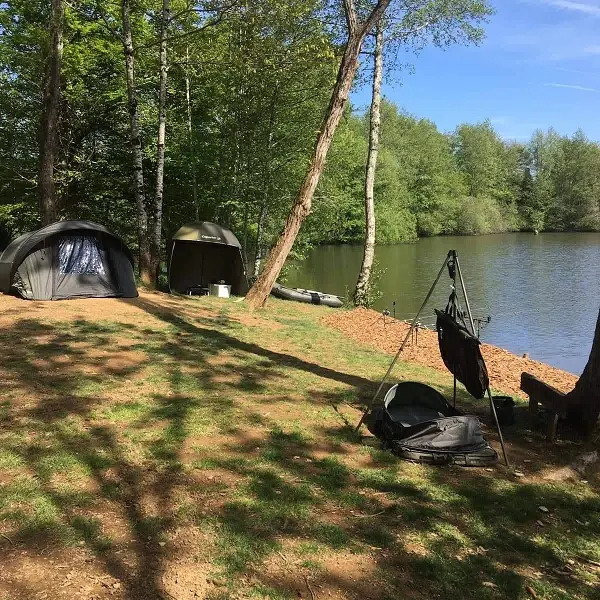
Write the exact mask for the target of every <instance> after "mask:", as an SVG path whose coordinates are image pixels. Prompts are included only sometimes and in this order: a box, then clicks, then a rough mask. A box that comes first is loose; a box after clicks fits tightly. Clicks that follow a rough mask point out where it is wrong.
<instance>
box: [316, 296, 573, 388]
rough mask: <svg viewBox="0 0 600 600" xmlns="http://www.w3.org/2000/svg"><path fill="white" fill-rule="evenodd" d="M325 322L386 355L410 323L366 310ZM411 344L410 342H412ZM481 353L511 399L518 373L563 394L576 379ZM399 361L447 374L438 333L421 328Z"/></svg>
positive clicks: (499, 351)
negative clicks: (539, 380) (538, 380)
mask: <svg viewBox="0 0 600 600" xmlns="http://www.w3.org/2000/svg"><path fill="white" fill-rule="evenodd" d="M323 321H324V323H325V324H326V325H327V326H329V327H333V328H334V329H337V330H339V331H341V332H342V333H343V334H344V335H346V336H348V337H350V338H352V339H354V340H356V341H358V342H363V343H365V344H369V345H371V346H374V347H375V348H377V349H379V350H381V351H383V352H386V353H388V354H395V353H396V352H398V348H400V344H401V343H402V341H403V340H404V337H405V336H406V334H407V332H408V330H409V328H410V324H409V323H406V322H404V321H397V320H395V319H392V318H391V317H387V318H386V319H385V322H384V319H383V318H382V315H381V313H378V312H376V311H374V310H367V309H365V308H356V309H354V310H350V311H335V312H333V311H332V312H331V313H329V314H327V315H326V316H325V317H324V318H323ZM411 342H412V343H411ZM481 351H482V354H483V358H484V359H485V363H486V365H487V369H488V373H489V375H490V385H491V387H492V389H494V390H499V391H501V392H504V393H505V394H509V395H512V396H521V397H522V396H523V395H524V394H523V392H521V391H520V389H519V386H520V383H521V373H522V372H523V371H527V372H528V373H531V374H532V375H535V376H536V377H539V378H540V379H542V380H543V381H545V382H546V383H548V384H550V385H552V386H554V387H556V388H558V389H559V390H561V391H563V392H569V391H571V390H572V389H573V386H574V385H575V382H576V381H577V377H576V376H575V375H573V374H571V373H567V372H566V371H561V370H560V369H556V368H554V367H551V366H549V365H546V364H544V363H541V362H537V361H535V360H531V359H529V358H522V357H520V356H517V355H515V354H513V353H512V352H509V351H508V350H504V348H498V347H496V346H491V345H489V344H482V346H481ZM400 359H401V360H405V361H409V362H416V363H419V364H422V365H426V366H428V367H433V368H434V369H437V370H439V371H444V372H446V373H448V371H447V369H446V367H445V365H444V362H443V361H442V357H441V356H440V351H439V347H438V340H437V333H436V332H435V331H432V330H430V329H420V330H419V332H418V339H417V334H414V337H413V338H412V340H411V341H409V343H408V344H407V346H406V347H405V348H404V350H403V351H402V354H401V355H400Z"/></svg>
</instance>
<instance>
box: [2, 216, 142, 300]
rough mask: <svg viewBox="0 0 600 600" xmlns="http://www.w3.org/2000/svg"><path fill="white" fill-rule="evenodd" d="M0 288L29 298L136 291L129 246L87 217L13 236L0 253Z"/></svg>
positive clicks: (128, 294) (129, 295) (131, 295)
mask: <svg viewBox="0 0 600 600" xmlns="http://www.w3.org/2000/svg"><path fill="white" fill-rule="evenodd" d="M0 290H1V291H2V292H4V293H5V294H8V293H15V294H18V295H19V296H21V297H23V298H26V299H29V300H58V299H61V298H78V297H94V298H110V297H125V298H135V297H136V296H137V295H138V292H137V288H136V285H135V277H134V274H133V256H132V254H131V252H130V250H129V248H127V246H126V245H125V244H124V242H123V241H122V240H121V238H120V237H119V236H117V235H116V234H114V233H112V232H111V231H109V230H108V229H106V227H103V226H102V225H98V224H96V223H92V222H90V221H59V222H58V223H52V224H51V225H47V226H46V227H42V228H41V229H38V230H37V231H33V232H29V233H24V234H23V235H21V236H19V237H18V238H16V239H15V240H13V241H12V242H11V243H10V244H9V245H8V246H7V248H6V249H5V250H4V252H3V253H2V255H1V256H0Z"/></svg>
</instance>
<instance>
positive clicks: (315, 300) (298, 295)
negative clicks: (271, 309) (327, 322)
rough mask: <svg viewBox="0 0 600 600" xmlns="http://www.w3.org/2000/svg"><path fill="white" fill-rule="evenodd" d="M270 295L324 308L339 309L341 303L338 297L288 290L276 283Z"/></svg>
mask: <svg viewBox="0 0 600 600" xmlns="http://www.w3.org/2000/svg"><path fill="white" fill-rule="evenodd" d="M271 294H273V296H276V297H277V298H283V299H284V300H295V301H296V302H307V303H308V304H323V305H324V306H331V308H339V307H340V306H342V301H341V300H340V299H339V297H338V296H333V295H332V294H324V293H322V292H316V291H314V290H303V289H300V288H289V287H285V285H281V284H279V283H276V284H275V285H274V286H273V288H272V289H271Z"/></svg>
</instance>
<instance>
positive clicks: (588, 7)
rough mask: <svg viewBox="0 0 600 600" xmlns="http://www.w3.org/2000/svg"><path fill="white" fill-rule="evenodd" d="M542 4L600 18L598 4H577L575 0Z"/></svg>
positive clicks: (557, 0) (545, 1)
mask: <svg viewBox="0 0 600 600" xmlns="http://www.w3.org/2000/svg"><path fill="white" fill-rule="evenodd" d="M541 2H542V4H548V5H549V6H556V7H557V8H562V9H564V10H570V11H573V12H579V13H584V14H586V15H595V16H597V17H600V6H598V5H597V4H588V3H587V2H575V1H574V0H541Z"/></svg>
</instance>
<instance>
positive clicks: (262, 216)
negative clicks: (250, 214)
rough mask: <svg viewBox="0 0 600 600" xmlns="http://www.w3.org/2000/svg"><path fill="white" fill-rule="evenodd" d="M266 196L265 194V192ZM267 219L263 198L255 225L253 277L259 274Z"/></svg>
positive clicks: (265, 202) (265, 200)
mask: <svg viewBox="0 0 600 600" xmlns="http://www.w3.org/2000/svg"><path fill="white" fill-rule="evenodd" d="M265 196H266V194H265ZM266 219H267V199H266V198H265V199H264V200H263V203H262V205H261V207H260V213H259V214H258V222H257V227H256V252H255V254H254V277H258V275H259V274H260V263H261V261H262V247H263V235H264V227H265V221H266Z"/></svg>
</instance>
